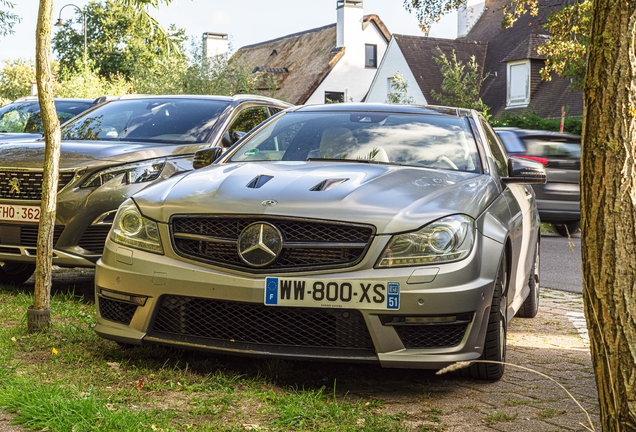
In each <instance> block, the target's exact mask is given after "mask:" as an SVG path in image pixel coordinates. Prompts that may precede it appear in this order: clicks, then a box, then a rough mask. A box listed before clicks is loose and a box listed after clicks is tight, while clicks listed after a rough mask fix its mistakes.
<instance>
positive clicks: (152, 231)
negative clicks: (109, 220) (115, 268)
mask: <svg viewBox="0 0 636 432" xmlns="http://www.w3.org/2000/svg"><path fill="white" fill-rule="evenodd" d="M110 239H111V240H112V241H114V242H115V243H119V244H121V245H125V246H130V247H133V248H136V249H142V250H145V251H148V252H154V253H158V254H162V253H163V247H162V246H161V239H160V238H159V229H158V227H157V223H156V222H155V221H152V220H150V219H148V218H146V217H144V216H142V214H141V213H140V212H139V209H138V208H137V206H136V205H135V203H134V202H133V200H132V199H130V198H129V199H127V200H126V201H124V202H123V203H122V205H121V206H119V210H117V215H115V220H114V221H113V228H112V229H111V231H110Z"/></svg>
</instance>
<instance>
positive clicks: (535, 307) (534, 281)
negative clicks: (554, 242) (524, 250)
mask: <svg viewBox="0 0 636 432" xmlns="http://www.w3.org/2000/svg"><path fill="white" fill-rule="evenodd" d="M539 246H540V245H539V242H538V241H537V246H536V251H535V254H534V264H533V265H532V272H531V273H530V279H529V280H528V286H529V287H530V292H529V293H528V297H527V298H526V299H525V301H524V302H523V304H522V305H521V308H520V309H519V310H518V311H517V316H518V317H521V318H534V317H536V316H537V313H538V312H539V295H540V292H539V291H540V283H539V281H540V280H541V278H540V277H539V276H540V264H541V253H540V247H539Z"/></svg>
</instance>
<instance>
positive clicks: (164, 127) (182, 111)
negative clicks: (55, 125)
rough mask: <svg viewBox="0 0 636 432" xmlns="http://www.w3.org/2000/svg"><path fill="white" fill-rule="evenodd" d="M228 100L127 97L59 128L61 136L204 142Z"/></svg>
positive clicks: (166, 141)
mask: <svg viewBox="0 0 636 432" xmlns="http://www.w3.org/2000/svg"><path fill="white" fill-rule="evenodd" d="M229 104H230V103H229V102H225V101H217V100H206V99H170V98H161V99H158V98H152V99H128V100H117V101H112V102H110V103H106V104H104V105H102V106H100V107H98V108H96V109H94V110H92V111H90V112H88V113H86V114H85V115H83V116H80V117H78V118H77V119H76V120H74V121H73V122H71V123H69V124H68V125H66V126H65V127H64V128H62V139H64V140H100V141H134V142H156V143H162V142H165V143H199V142H204V141H205V140H206V137H207V136H208V134H209V133H210V131H211V129H212V127H213V126H214V124H215V123H216V121H217V119H218V118H219V116H220V115H221V113H222V112H223V110H225V108H226V107H227V106H228V105H229Z"/></svg>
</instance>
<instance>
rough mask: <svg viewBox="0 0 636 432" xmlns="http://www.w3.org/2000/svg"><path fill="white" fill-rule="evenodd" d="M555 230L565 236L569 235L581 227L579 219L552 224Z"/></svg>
mask: <svg viewBox="0 0 636 432" xmlns="http://www.w3.org/2000/svg"><path fill="white" fill-rule="evenodd" d="M552 226H553V227H554V230H555V231H556V232H557V233H558V234H559V235H560V236H563V237H568V236H570V235H572V234H574V233H575V232H576V230H578V229H579V221H574V222H566V223H562V224H552Z"/></svg>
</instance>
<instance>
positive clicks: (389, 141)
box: [229, 112, 481, 172]
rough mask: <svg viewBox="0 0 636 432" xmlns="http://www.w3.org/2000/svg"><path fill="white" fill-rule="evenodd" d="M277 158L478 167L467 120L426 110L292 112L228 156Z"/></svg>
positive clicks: (242, 159)
mask: <svg viewBox="0 0 636 432" xmlns="http://www.w3.org/2000/svg"><path fill="white" fill-rule="evenodd" d="M280 160H282V161H307V160H309V161H312V160H320V161H332V162H339V161H346V162H361V163H389V164H399V165H409V166H421V167H432V168H444V169H452V170H460V171H470V172H480V171H481V166H480V163H479V157H478V153H477V147H476V144H475V140H474V138H473V135H472V132H471V129H470V126H469V124H468V120H467V119H466V118H462V117H451V116H442V115H431V114H405V113H399V114H398V113H381V112H374V113H368V112H355V113H352V112H347V113H343V112H319V113H317V112H291V113H287V114H285V115H283V116H281V117H278V118H277V119H276V120H275V121H273V122H272V123H270V124H269V125H268V126H267V127H265V128H264V129H262V130H261V131H259V132H257V133H256V134H255V135H254V136H252V137H251V139H249V140H248V141H247V142H245V143H244V144H243V145H242V146H240V147H239V148H238V149H236V150H235V151H234V152H233V154H232V156H231V157H230V159H229V161H230V162H249V161H280Z"/></svg>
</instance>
